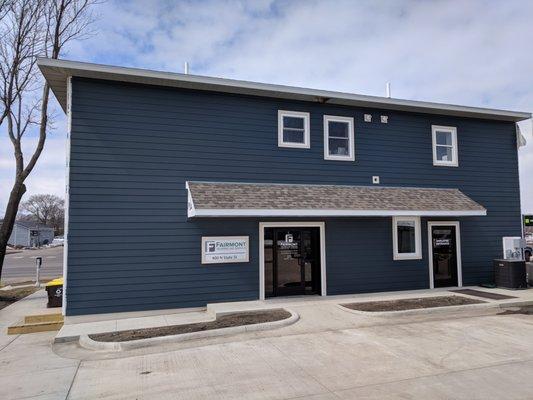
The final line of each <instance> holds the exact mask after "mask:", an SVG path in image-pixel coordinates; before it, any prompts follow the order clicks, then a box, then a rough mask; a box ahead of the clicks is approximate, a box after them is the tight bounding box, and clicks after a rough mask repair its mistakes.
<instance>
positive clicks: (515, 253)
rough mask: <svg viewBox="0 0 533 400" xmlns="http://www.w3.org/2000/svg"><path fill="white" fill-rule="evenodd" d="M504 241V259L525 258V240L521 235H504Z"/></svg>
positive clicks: (516, 259) (518, 259) (515, 259)
mask: <svg viewBox="0 0 533 400" xmlns="http://www.w3.org/2000/svg"><path fill="white" fill-rule="evenodd" d="M502 242H503V259H504V260H509V261H522V260H524V247H525V245H526V243H525V240H524V239H522V238H521V237H520V236H504V237H503V238H502Z"/></svg>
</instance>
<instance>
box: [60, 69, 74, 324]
mask: <svg viewBox="0 0 533 400" xmlns="http://www.w3.org/2000/svg"><path fill="white" fill-rule="evenodd" d="M71 131H72V77H71V76H69V77H68V79H67V141H66V160H65V164H66V168H65V216H64V218H63V224H64V226H63V298H62V300H61V301H62V303H63V304H62V306H61V314H63V315H66V313H67V285H68V282H67V274H68V234H69V232H68V223H69V204H70V136H71Z"/></svg>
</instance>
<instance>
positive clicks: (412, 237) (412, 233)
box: [392, 217, 422, 260]
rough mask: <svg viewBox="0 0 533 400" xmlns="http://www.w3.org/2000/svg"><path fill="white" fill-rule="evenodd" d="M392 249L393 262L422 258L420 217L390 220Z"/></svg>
mask: <svg viewBox="0 0 533 400" xmlns="http://www.w3.org/2000/svg"><path fill="white" fill-rule="evenodd" d="M392 247H393V253H394V260H417V259H421V258H422V238H421V234H420V217H393V218H392Z"/></svg>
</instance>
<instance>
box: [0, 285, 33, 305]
mask: <svg viewBox="0 0 533 400" xmlns="http://www.w3.org/2000/svg"><path fill="white" fill-rule="evenodd" d="M38 289H39V288H37V287H35V286H31V287H23V288H13V289H9V290H0V310H1V309H2V308H6V307H7V306H9V305H11V304H13V303H15V302H16V301H19V300H20V299H23V298H24V297H26V296H29V295H30V294H32V293H35V292H36V291H37V290H38Z"/></svg>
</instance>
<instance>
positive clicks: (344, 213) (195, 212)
mask: <svg viewBox="0 0 533 400" xmlns="http://www.w3.org/2000/svg"><path fill="white" fill-rule="evenodd" d="M187 215H188V217H189V218H194V217H394V216H413V217H464V216H483V215H487V210H459V211H441V210H438V211H426V210H317V209H303V210H297V209H244V208H243V209H207V208H205V209H196V208H194V207H193V208H190V209H189V210H188V213H187Z"/></svg>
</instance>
